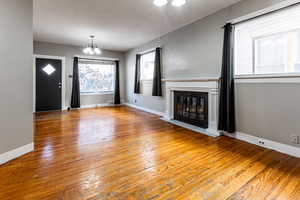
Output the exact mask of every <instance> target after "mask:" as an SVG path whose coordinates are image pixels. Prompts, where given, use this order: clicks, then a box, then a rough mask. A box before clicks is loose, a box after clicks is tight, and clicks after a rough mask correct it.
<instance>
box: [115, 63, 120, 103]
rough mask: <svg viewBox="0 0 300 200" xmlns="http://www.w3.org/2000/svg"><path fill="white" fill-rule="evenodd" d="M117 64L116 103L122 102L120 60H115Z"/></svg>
mask: <svg viewBox="0 0 300 200" xmlns="http://www.w3.org/2000/svg"><path fill="white" fill-rule="evenodd" d="M115 64H116V73H115V76H116V77H115V97H114V103H115V104H116V105H118V104H120V103H121V100H120V69H119V61H118V60H117V61H115Z"/></svg>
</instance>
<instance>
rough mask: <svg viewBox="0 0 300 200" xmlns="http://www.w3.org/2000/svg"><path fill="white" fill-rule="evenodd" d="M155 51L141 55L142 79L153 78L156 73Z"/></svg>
mask: <svg viewBox="0 0 300 200" xmlns="http://www.w3.org/2000/svg"><path fill="white" fill-rule="evenodd" d="M154 59H155V52H151V53H147V54H144V55H142V56H141V80H152V79H153V73H154Z"/></svg>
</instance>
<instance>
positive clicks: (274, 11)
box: [222, 2, 300, 28]
mask: <svg viewBox="0 0 300 200" xmlns="http://www.w3.org/2000/svg"><path fill="white" fill-rule="evenodd" d="M299 4H300V2H296V3H293V4H291V5H288V6H285V7H283V8H279V9H276V10H273V11H270V12H267V13H264V14H261V15H258V16H255V17H251V18H249V19H244V20H242V21H239V22H236V23H232V25H237V24H241V23H244V22H247V21H251V20H253V19H256V18H260V17H263V16H266V15H270V14H273V13H276V12H279V11H282V10H285V9H288V8H290V7H293V6H296V5H299ZM225 25H226V24H225ZM225 25H224V26H223V27H222V28H224V27H225Z"/></svg>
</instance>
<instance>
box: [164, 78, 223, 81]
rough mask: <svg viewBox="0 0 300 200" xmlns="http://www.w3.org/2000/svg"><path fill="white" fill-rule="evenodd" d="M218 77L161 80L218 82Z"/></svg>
mask: <svg viewBox="0 0 300 200" xmlns="http://www.w3.org/2000/svg"><path fill="white" fill-rule="evenodd" d="M219 80H220V78H219V77H202V78H201V77H200V78H184V79H182V78H180V79H179V78H170V79H168V78H167V79H162V81H163V82H218V81H219Z"/></svg>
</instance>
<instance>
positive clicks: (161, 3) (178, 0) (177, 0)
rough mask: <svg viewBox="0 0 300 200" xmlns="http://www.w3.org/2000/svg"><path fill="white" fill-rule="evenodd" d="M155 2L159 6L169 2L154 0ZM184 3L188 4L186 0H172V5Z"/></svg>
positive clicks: (177, 5) (179, 5)
mask: <svg viewBox="0 0 300 200" xmlns="http://www.w3.org/2000/svg"><path fill="white" fill-rule="evenodd" d="M153 4H154V5H156V6H158V7H162V6H165V5H167V4H168V0H154V1H153ZM184 4H186V0H173V1H172V5H173V6H175V7H181V6H183V5H184Z"/></svg>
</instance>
